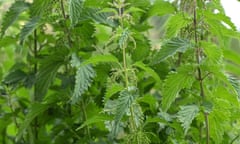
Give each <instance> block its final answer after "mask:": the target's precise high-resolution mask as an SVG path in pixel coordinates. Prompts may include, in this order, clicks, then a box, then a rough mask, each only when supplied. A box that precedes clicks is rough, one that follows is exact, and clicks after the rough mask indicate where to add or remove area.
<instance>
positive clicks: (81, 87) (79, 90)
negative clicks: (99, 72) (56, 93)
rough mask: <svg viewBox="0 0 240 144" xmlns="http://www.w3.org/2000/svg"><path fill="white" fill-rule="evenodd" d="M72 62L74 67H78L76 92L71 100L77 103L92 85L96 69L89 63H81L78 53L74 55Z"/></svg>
mask: <svg viewBox="0 0 240 144" xmlns="http://www.w3.org/2000/svg"><path fill="white" fill-rule="evenodd" d="M71 64H72V66H73V67H76V68H77V72H76V75H75V86H74V92H73V96H72V98H71V101H72V103H77V102H78V101H79V100H80V98H81V96H82V94H83V93H84V92H85V91H86V90H88V87H90V85H91V83H92V79H93V78H94V77H95V71H94V69H93V68H92V66H91V65H89V64H88V65H86V64H84V65H81V62H80V60H79V59H78V57H77V56H76V54H73V55H72V60H71Z"/></svg>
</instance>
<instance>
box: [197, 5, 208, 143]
mask: <svg viewBox="0 0 240 144" xmlns="http://www.w3.org/2000/svg"><path fill="white" fill-rule="evenodd" d="M196 8H197V2H196V0H195V1H194V12H193V14H194V19H193V24H194V40H195V46H196V60H197V64H198V68H197V74H198V81H199V86H200V96H201V97H202V100H204V99H205V93H204V86H203V76H202V71H201V68H200V59H201V48H200V47H199V41H198V37H197V16H196V15H197V13H196ZM204 119H205V125H206V131H205V132H206V144H209V141H210V135H209V120H208V113H206V112H204ZM200 131H201V130H200Z"/></svg>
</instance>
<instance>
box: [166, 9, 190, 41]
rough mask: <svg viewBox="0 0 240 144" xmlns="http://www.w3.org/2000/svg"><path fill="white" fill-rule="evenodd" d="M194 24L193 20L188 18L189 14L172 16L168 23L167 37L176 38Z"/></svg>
mask: <svg viewBox="0 0 240 144" xmlns="http://www.w3.org/2000/svg"><path fill="white" fill-rule="evenodd" d="M190 24H192V20H191V19H190V18H189V17H187V14H183V13H177V14H175V15H173V16H171V17H170V18H169V20H168V22H167V29H166V37H168V38H172V37H176V36H177V35H178V33H179V32H180V30H181V29H182V28H184V27H186V26H188V25H190Z"/></svg>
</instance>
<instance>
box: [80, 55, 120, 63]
mask: <svg viewBox="0 0 240 144" xmlns="http://www.w3.org/2000/svg"><path fill="white" fill-rule="evenodd" d="M110 62H113V63H118V59H117V58H116V57H115V56H113V55H111V54H107V55H94V56H92V57H90V58H89V59H88V60H86V61H84V62H83V63H82V65H88V64H93V65H95V64H98V63H110Z"/></svg>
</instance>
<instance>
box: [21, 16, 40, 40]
mask: <svg viewBox="0 0 240 144" xmlns="http://www.w3.org/2000/svg"><path fill="white" fill-rule="evenodd" d="M40 25H41V22H40V17H33V18H31V19H30V20H29V21H28V23H26V24H25V25H24V26H23V28H22V30H21V32H20V43H21V44H23V42H24V41H25V39H26V38H27V37H28V36H29V35H30V34H31V33H32V32H33V31H34V30H35V29H36V28H37V27H38V26H40Z"/></svg>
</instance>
